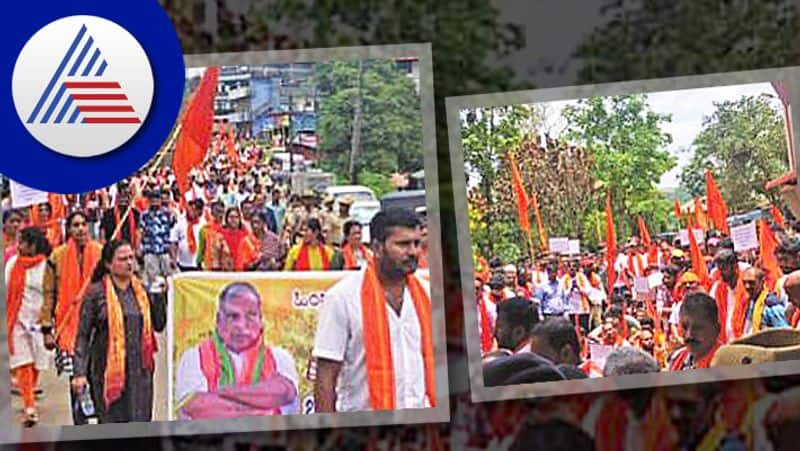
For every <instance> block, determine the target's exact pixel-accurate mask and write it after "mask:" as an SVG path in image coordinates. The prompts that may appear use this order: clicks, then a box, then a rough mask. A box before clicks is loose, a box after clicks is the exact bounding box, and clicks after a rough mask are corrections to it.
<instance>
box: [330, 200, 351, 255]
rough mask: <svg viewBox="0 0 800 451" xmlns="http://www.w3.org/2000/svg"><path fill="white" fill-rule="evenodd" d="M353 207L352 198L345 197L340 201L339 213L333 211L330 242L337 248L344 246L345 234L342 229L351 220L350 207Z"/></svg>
mask: <svg viewBox="0 0 800 451" xmlns="http://www.w3.org/2000/svg"><path fill="white" fill-rule="evenodd" d="M352 205H353V197H352V196H344V197H342V198H341V199H339V213H338V214H335V213H333V212H332V211H331V216H330V221H331V223H330V240H331V243H333V244H334V245H335V246H340V245H342V244H344V234H343V232H344V231H343V229H342V227H343V226H344V223H345V222H347V221H348V220H349V219H351V218H350V207H351V206H352Z"/></svg>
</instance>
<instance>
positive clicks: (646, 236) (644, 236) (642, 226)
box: [639, 216, 652, 246]
mask: <svg viewBox="0 0 800 451" xmlns="http://www.w3.org/2000/svg"><path fill="white" fill-rule="evenodd" d="M639 239H641V240H642V244H644V245H645V246H650V244H651V243H652V242H651V241H650V232H649V231H648V230H647V223H645V222H644V218H643V217H641V216H639Z"/></svg>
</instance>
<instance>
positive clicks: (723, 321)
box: [715, 277, 750, 343]
mask: <svg viewBox="0 0 800 451" xmlns="http://www.w3.org/2000/svg"><path fill="white" fill-rule="evenodd" d="M729 290H730V287H728V284H727V282H725V281H722V280H720V281H718V282H717V289H716V293H715V297H716V300H717V310H718V311H719V325H720V333H719V336H720V339H721V340H722V342H723V343H728V342H729V341H731V340H735V339H737V338H739V337H741V336H742V334H743V333H744V323H745V321H746V316H747V307H748V306H749V305H750V297H749V296H748V295H747V290H745V288H744V283H743V282H742V278H741V277H739V278H738V279H737V280H736V287H735V288H734V289H733V297H734V307H733V317H732V318H731V321H732V322H733V337H728V335H727V334H728V332H727V328H728V327H727V326H728V323H727V320H728V291H729Z"/></svg>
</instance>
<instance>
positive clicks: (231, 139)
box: [227, 124, 239, 167]
mask: <svg viewBox="0 0 800 451" xmlns="http://www.w3.org/2000/svg"><path fill="white" fill-rule="evenodd" d="M227 138H228V139H227V149H228V158H230V160H231V164H232V165H233V166H234V167H235V166H238V165H239V153H238V152H237V151H236V137H235V136H234V134H233V124H228V136H227Z"/></svg>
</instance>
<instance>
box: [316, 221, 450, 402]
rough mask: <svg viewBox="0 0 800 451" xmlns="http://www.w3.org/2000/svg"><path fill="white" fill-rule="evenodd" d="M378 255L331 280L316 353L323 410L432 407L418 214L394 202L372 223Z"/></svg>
mask: <svg viewBox="0 0 800 451" xmlns="http://www.w3.org/2000/svg"><path fill="white" fill-rule="evenodd" d="M370 234H371V239H372V246H371V247H372V251H373V254H374V258H373V259H371V260H369V261H368V262H367V264H366V266H365V268H363V269H361V270H360V271H359V272H357V273H354V274H352V275H349V276H345V277H344V278H343V279H342V280H341V281H339V282H338V283H337V284H336V285H334V286H333V288H331V289H330V290H329V291H328V292H327V293H326V294H325V303H324V304H323V305H322V307H321V309H320V312H319V320H318V322H317V331H316V336H315V338H314V350H313V352H312V355H313V356H314V357H315V358H316V359H317V377H316V383H315V387H314V391H315V397H316V408H317V411H318V412H343V411H363V410H395V409H419V408H426V407H431V406H435V404H436V394H435V382H434V369H435V365H434V357H433V336H432V322H431V301H430V294H429V293H430V289H429V286H428V284H427V282H425V281H424V280H423V279H421V278H420V277H418V276H416V275H415V274H414V273H415V271H416V270H417V258H418V256H419V252H420V246H421V241H422V237H421V232H420V219H419V216H418V215H417V214H416V213H414V212H413V211H410V210H406V209H401V208H389V209H387V210H384V211H381V212H379V213H378V214H376V215H375V217H373V219H372V221H371V222H370Z"/></svg>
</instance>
